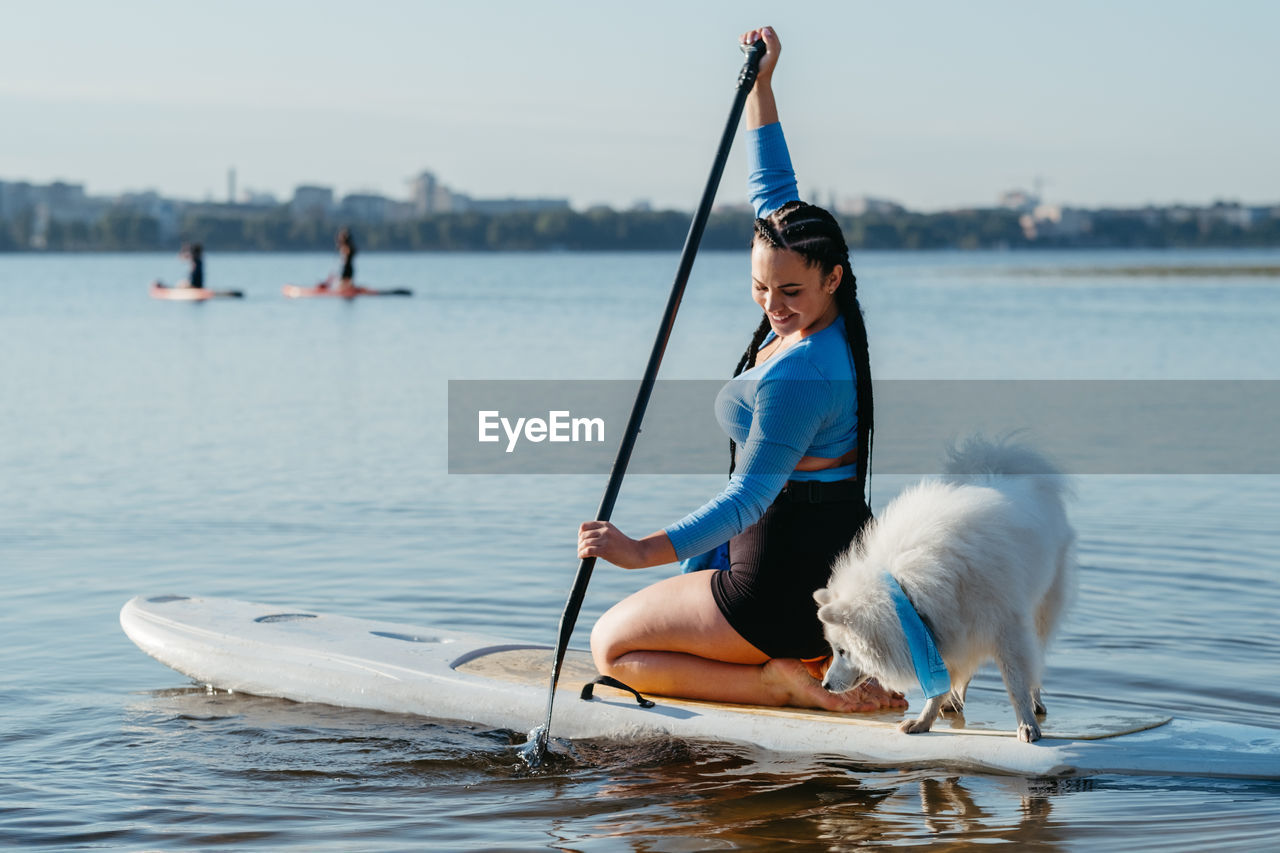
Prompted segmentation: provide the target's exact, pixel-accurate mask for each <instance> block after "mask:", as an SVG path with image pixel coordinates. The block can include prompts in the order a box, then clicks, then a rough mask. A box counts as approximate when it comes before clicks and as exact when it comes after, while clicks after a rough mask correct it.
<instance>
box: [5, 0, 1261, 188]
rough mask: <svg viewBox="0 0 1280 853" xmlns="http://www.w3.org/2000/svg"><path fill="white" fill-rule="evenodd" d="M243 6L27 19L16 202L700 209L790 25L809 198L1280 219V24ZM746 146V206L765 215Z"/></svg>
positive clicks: (679, 9)
mask: <svg viewBox="0 0 1280 853" xmlns="http://www.w3.org/2000/svg"><path fill="white" fill-rule="evenodd" d="M486 10H487V11H485V12H484V13H481V12H475V11H468V10H465V9H460V8H456V7H454V6H448V5H444V4H436V3H425V4H418V3H395V2H384V3H380V4H375V5H374V6H372V7H371V8H369V9H366V10H361V12H360V13H359V16H358V17H356V18H353V17H352V16H353V15H354V12H353V11H352V10H351V9H349V8H347V7H344V6H342V5H339V4H334V3H309V4H299V3H290V2H280V3H272V4H256V5H255V4H247V3H239V2H231V3H226V4H220V5H219V6H218V7H217V8H216V9H212V10H209V11H204V12H197V11H194V10H191V9H182V8H176V9H175V8H174V7H173V6H172V5H171V4H170V5H161V4H158V3H152V2H149V0H148V2H133V3H129V4H126V6H125V7H123V8H111V9H109V8H106V7H98V6H96V5H94V4H86V3H77V2H52V3H50V4H44V5H41V6H32V7H20V8H13V9H10V10H7V12H6V15H7V17H8V19H9V24H10V26H9V27H6V31H7V33H6V35H2V36H0V47H2V48H3V49H2V50H0V71H2V72H3V73H0V110H3V112H4V114H5V115H6V117H7V120H6V122H5V125H6V126H5V128H4V129H3V130H0V179H2V180H8V181H21V180H26V181H31V182H33V183H49V182H52V181H55V180H59V179H61V180H65V181H67V182H71V183H83V184H85V185H86V189H87V191H88V192H89V193H91V194H93V195H112V194H119V193H121V192H126V191H133V192H138V191H142V190H147V189H152V190H155V191H157V192H159V193H160V194H162V195H165V196H169V197H176V198H184V199H191V200H197V201H198V200H204V199H206V198H212V199H214V200H220V199H222V198H225V181H226V173H227V170H228V168H231V167H234V168H235V169H236V171H237V181H238V184H239V186H240V187H241V188H245V189H250V190H257V191H262V192H269V193H271V194H273V195H275V196H277V197H278V198H280V199H281V200H286V199H287V198H288V197H289V196H290V194H291V192H292V190H293V188H294V187H296V186H299V185H307V184H322V185H327V186H331V187H333V188H334V190H335V192H336V193H337V194H339V195H345V194H351V193H358V192H369V193H374V194H378V195H384V196H388V197H392V198H400V197H403V196H404V195H405V194H406V181H407V179H408V178H410V177H411V176H413V175H416V174H417V173H418V172H419V171H421V169H422V165H423V164H424V163H429V164H431V169H432V171H434V172H436V173H437V174H439V175H440V176H441V177H442V180H445V181H447V182H448V183H449V184H450V185H451V186H453V187H457V188H459V190H460V191H462V192H465V193H468V194H470V195H473V196H476V197H504V196H516V197H556V198H567V199H569V200H570V201H571V202H572V204H573V206H574V207H575V208H578V209H583V208H586V207H590V206H592V205H595V204H606V205H609V206H611V207H615V208H618V209H626V208H628V207H631V206H632V205H633V204H635V203H636V202H639V201H647V202H649V203H650V204H652V205H653V206H654V207H657V208H675V209H688V208H691V207H692V205H693V204H694V203H695V202H696V196H697V193H698V192H699V191H700V188H701V183H702V181H703V180H704V179H705V171H706V168H707V166H708V164H709V160H710V156H711V153H712V149H713V147H714V140H715V137H716V136H717V134H718V132H719V128H720V126H721V124H722V122H723V116H724V115H725V113H726V112H727V108H728V99H729V95H730V93H731V89H732V83H733V78H734V75H735V73H736V69H737V67H738V65H739V64H740V58H739V57H738V55H737V53H736V51H735V50H734V48H733V35H734V33H735V32H737V31H740V30H742V29H746V28H747V27H748V26H751V25H754V24H760V23H765V22H771V23H773V24H774V25H775V26H777V28H778V30H779V32H780V33H781V35H782V38H783V43H784V55H783V64H782V66H781V69H780V71H779V76H778V80H777V83H776V87H775V88H776V89H777V91H778V94H779V100H780V104H781V110H782V118H783V122H784V126H785V127H786V129H787V133H788V137H789V140H790V142H791V147H792V150H793V155H794V158H795V161H796V166H797V172H798V176H799V182H800V186H801V190H802V193H804V194H805V195H806V196H809V197H813V195H814V193H815V191H816V194H817V199H816V200H820V201H823V202H825V201H826V200H827V199H828V198H829V197H830V196H832V195H833V194H834V195H835V196H836V197H837V198H841V197H854V196H872V197H878V198H888V199H892V200H895V201H897V202H900V203H902V204H903V205H905V206H906V207H908V208H910V209H915V210H942V209H956V208H963V207H972V206H983V205H993V204H994V203H995V201H996V197H997V195H998V194H999V193H1000V192H1003V191H1006V190H1010V189H1014V188H1019V187H1021V188H1025V189H1033V188H1034V185H1035V182H1036V181H1037V180H1041V179H1042V180H1043V181H1044V189H1043V195H1044V196H1045V198H1046V199H1047V200H1051V201H1054V202H1057V203H1060V204H1063V205H1070V206H1078V207H1104V206H1118V207H1120V206H1123V207H1140V206H1143V205H1146V204H1155V205H1170V204H1176V203H1185V204H1193V205H1195V204H1208V203H1211V202H1213V201H1215V200H1218V199H1228V200H1239V201H1241V202H1242V203H1244V204H1261V203H1271V202H1274V201H1275V200H1276V199H1277V198H1280V166H1277V165H1276V163H1275V162H1274V157H1273V156H1272V155H1271V153H1270V150H1271V148H1272V147H1273V145H1274V140H1275V139H1276V138H1280V118H1277V116H1276V115H1275V111H1274V110H1273V109H1271V108H1270V96H1269V95H1268V94H1267V92H1266V89H1267V87H1268V86H1269V85H1270V83H1269V81H1270V79H1271V78H1272V77H1273V76H1274V75H1273V73H1272V68H1271V66H1272V65H1273V62H1272V61H1271V60H1270V58H1269V53H1268V50H1269V44H1268V43H1269V36H1268V35H1267V34H1268V33H1271V32H1274V31H1275V29H1276V27H1275V24H1276V23H1280V10H1277V9H1276V8H1275V7H1273V6H1270V5H1267V4H1263V3H1249V2H1242V3H1236V4H1232V5H1230V6H1227V7H1222V8H1215V9H1213V10H1212V11H1208V7H1205V6H1202V5H1199V4H1191V3H1154V2H1132V3H1127V4H1124V5H1122V6H1120V7H1119V8H1113V7H1112V6H1110V5H1108V4H1103V3H1080V4H1073V5H1072V6H1071V7H1070V9H1050V8H1047V7H1045V8H1040V7H1027V6H1026V5H1025V4H1015V3H1006V2H998V3H986V4H982V5H980V6H976V7H967V8H961V7H956V6H951V5H947V4H941V3H913V4H908V6H904V5H895V6H894V7H892V8H880V7H877V6H874V5H872V4H864V3H851V4H837V3H825V4H824V3H815V4H808V5H807V6H806V7H805V8H804V9H803V10H791V11H788V10H779V9H777V8H774V7H773V6H772V5H771V4H767V3H756V2H746V3H732V4H730V3H706V4H698V5H697V6H695V7H694V8H686V7H684V6H679V5H676V4H673V3H655V4H648V5H647V6H646V7H645V8H644V9H630V8H617V9H610V8H604V9H602V8H599V7H597V6H592V5H589V4H586V3H577V2H574V3H561V4H558V5H557V6H555V7H554V8H551V9H550V10H543V11H541V12H538V13H535V12H532V11H530V10H529V9H528V8H527V7H525V6H522V5H519V4H509V3H497V4H490V5H489V6H486ZM741 147H742V146H741V145H738V146H737V148H736V150H735V152H734V155H733V158H732V159H731V161H730V164H729V167H728V170H727V171H726V177H725V180H724V182H723V184H722V189H721V194H720V197H719V201H720V203H722V204H732V203H735V202H738V201H740V200H741V199H742V196H743V191H742V177H741V176H742V174H743V171H744V169H745V163H744V160H743V158H742V153H741Z"/></svg>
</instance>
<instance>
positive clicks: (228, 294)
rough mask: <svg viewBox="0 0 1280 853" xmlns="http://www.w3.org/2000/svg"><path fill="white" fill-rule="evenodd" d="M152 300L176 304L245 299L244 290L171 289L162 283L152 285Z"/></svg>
mask: <svg viewBox="0 0 1280 853" xmlns="http://www.w3.org/2000/svg"><path fill="white" fill-rule="evenodd" d="M151 298H152V299H171V300H174V301H175V302H205V301H207V300H209V299H243V298H244V291H242V290H210V289H209V288H207V287H170V286H169V285H167V284H161V283H160V282H158V281H157V282H152V284H151Z"/></svg>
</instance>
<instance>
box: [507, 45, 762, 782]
mask: <svg viewBox="0 0 1280 853" xmlns="http://www.w3.org/2000/svg"><path fill="white" fill-rule="evenodd" d="M740 47H741V48H742V52H743V53H744V54H746V62H745V63H743V66H742V71H741V72H740V73H739V74H738V86H737V90H736V91H735V92H734V99H733V106H732V107H731V108H730V110H729V118H728V120H727V121H726V122H725V126H724V131H723V132H722V133H721V134H720V146H719V148H718V149H717V150H716V156H715V159H714V161H713V162H712V165H711V174H710V175H709V176H708V177H707V184H706V186H705V187H704V188H703V190H702V199H701V201H700V202H699V203H698V208H697V211H696V212H695V213H694V215H693V221H692V222H691V223H689V233H688V235H687V236H686V237H685V241H684V248H683V249H682V250H681V252H680V263H679V264H678V265H677V267H676V276H675V281H673V282H672V284H671V295H670V296H669V297H668V298H667V307H666V310H665V311H664V313H663V315H662V322H661V324H659V326H658V335H657V337H656V338H655V339H654V342H653V350H652V351H651V352H650V354H649V363H648V365H646V367H645V371H644V378H643V379H641V380H640V390H639V391H638V392H637V393H636V400H635V403H633V404H632V407H631V416H630V418H629V419H628V420H627V428H626V430H625V432H624V433H623V436H622V442H621V443H620V444H619V445H618V455H617V457H616V458H615V459H614V462H613V469H612V470H611V471H610V472H609V483H608V485H607V486H606V487H605V490H604V497H603V498H602V499H601V501H600V509H599V510H598V511H597V512H596V521H608V520H609V517H610V516H611V515H612V514H613V505H614V502H615V501H616V500H617V498H618V491H619V489H620V488H621V487H622V477H623V475H624V474H626V471H627V463H628V462H630V461H631V451H632V449H633V448H634V447H635V443H636V436H637V435H638V434H639V433H640V422H641V421H642V420H643V419H644V412H645V409H646V408H647V407H648V405H649V397H650V396H651V395H652V394H653V386H654V383H655V382H656V380H657V377H658V367H659V366H660V365H661V364H662V356H663V354H664V353H665V352H666V349H667V341H668V340H670V338H671V330H672V329H673V328H674V327H675V322H676V312H677V311H679V310H680V300H681V299H683V298H684V289H685V285H687V284H688V283H689V274H690V273H691V272H692V271H693V261H694V259H695V258H696V257H697V254H698V244H699V243H701V242H702V232H703V231H705V230H706V227H707V220H708V219H709V218H710V216H711V205H712V203H713V202H714V201H715V197H716V190H717V189H719V187H720V177H721V176H722V175H723V174H724V166H725V162H726V161H727V160H728V159H729V149H731V148H732V147H733V137H734V135H735V134H736V133H737V131H738V122H739V120H740V119H741V118H742V111H743V108H744V107H745V106H746V103H747V95H748V94H750V92H751V87H752V86H754V85H755V82H756V75H757V74H758V73H759V70H760V60H761V59H762V58H763V57H764V54H765V44H764V40H763V39H761V40H758V41H756V42H753V43H752V44H744V45H740ZM595 565H596V558H595V557H585V558H583V560H582V562H581V563H579V564H578V572H577V575H575V576H574V579H573V587H572V589H570V591H569V598H568V600H567V601H566V602H565V606H564V612H563V613H562V614H561V616H560V634H559V639H558V641H557V642H556V653H555V658H554V659H553V661H552V664H551V686H550V689H549V690H548V692H547V715H546V720H545V721H544V722H543V724H542V725H541V726H539V727H537V728H535V729H534V730H533V731H532V732H530V734H529V741H528V743H526V744H525V745H524V746H523V747H522V748H521V750H520V756H521V758H523V759H524V761H525V762H526V763H527V764H528V765H529V766H530V767H537V766H539V765H540V764H541V763H542V758H543V756H544V755H545V754H546V750H547V740H548V738H549V737H550V734H551V711H552V706H553V705H554V704H555V700H556V682H557V681H559V680H560V667H561V665H562V664H563V663H564V656H565V652H566V651H567V650H568V648H569V638H570V637H571V636H572V635H573V628H574V625H576V624H577V621H578V613H579V611H581V609H582V601H583V599H584V598H585V597H586V594H587V584H588V583H590V581H591V573H592V571H594V569H595Z"/></svg>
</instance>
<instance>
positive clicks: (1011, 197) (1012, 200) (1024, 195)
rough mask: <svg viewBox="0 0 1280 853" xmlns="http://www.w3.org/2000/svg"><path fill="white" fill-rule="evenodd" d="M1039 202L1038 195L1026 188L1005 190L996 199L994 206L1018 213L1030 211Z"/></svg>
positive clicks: (1033, 209) (1032, 210)
mask: <svg viewBox="0 0 1280 853" xmlns="http://www.w3.org/2000/svg"><path fill="white" fill-rule="evenodd" d="M1039 204H1040V196H1039V195H1038V194H1037V193H1033V192H1028V191H1027V190H1005V191H1004V192H1002V193H1000V196H999V198H997V199H996V206H997V207H1003V208H1006V209H1008V210H1013V211H1017V212H1018V213H1032V212H1034V211H1035V209H1036V206H1037V205H1039Z"/></svg>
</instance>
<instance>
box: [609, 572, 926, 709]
mask: <svg viewBox="0 0 1280 853" xmlns="http://www.w3.org/2000/svg"><path fill="white" fill-rule="evenodd" d="M711 574H712V573H711V572H709V571H706V572H693V573H691V574H685V575H676V576H675V577H670V578H667V579H665V580H661V581H659V582H657V583H655V584H653V585H651V586H648V587H645V588H644V589H642V590H640V591H639V592H637V593H635V594H634V595H631V596H628V597H627V598H625V599H623V600H622V601H620V602H618V603H617V604H616V605H614V606H613V607H612V608H611V609H610V610H609V611H608V612H606V613H605V614H604V615H603V616H601V617H600V620H599V621H598V622H596V625H595V628H593V629H592V631H591V652H592V655H593V657H594V658H595V663H596V668H597V669H599V670H600V672H601V673H602V674H604V675H610V676H613V677H614V678H617V679H619V680H620V681H624V682H626V683H627V684H629V685H631V686H632V687H634V688H636V689H637V690H640V691H642V692H647V693H657V694H661V695H665V696H682V697H685V698H689V699H707V700H713V701H719V702H736V703H741V704H747V705H773V706H792V707H800V708H822V709H825V710H829V711H875V710H878V709H880V708H885V707H906V702H904V701H902V700H901V698H900V697H899V698H896V699H895V698H894V697H893V696H892V695H891V694H889V693H888V692H887V691H885V690H883V688H880V687H879V686H878V685H877V686H873V687H870V688H868V689H866V690H861V691H851V692H849V693H845V694H834V693H829V692H827V691H826V690H825V689H823V687H822V684H821V683H820V682H819V681H818V680H816V679H815V678H813V676H811V675H810V674H809V673H808V671H807V670H806V669H805V667H804V664H802V663H801V662H800V661H799V660H795V659H788V658H776V659H770V658H769V657H768V656H767V655H765V654H764V653H763V652H761V651H760V650H759V649H757V648H756V647H755V646H753V645H751V644H750V643H748V642H747V641H746V640H744V639H742V637H741V636H740V635H739V634H738V632H737V631H735V630H733V628H731V627H730V626H729V623H728V622H727V621H726V620H725V618H724V616H723V615H722V614H721V613H720V608H718V607H717V606H716V603H715V600H714V599H713V598H712V597H711Z"/></svg>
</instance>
